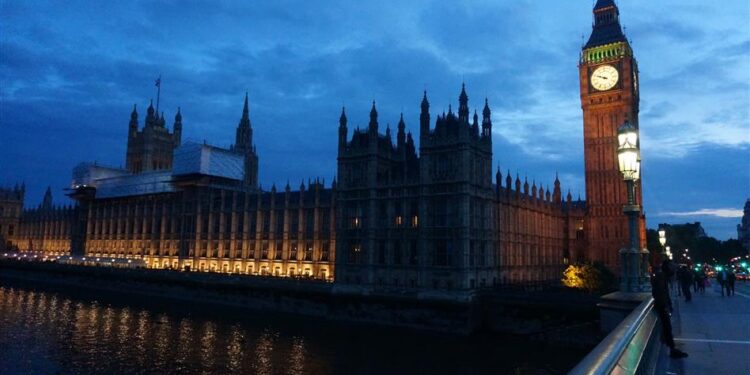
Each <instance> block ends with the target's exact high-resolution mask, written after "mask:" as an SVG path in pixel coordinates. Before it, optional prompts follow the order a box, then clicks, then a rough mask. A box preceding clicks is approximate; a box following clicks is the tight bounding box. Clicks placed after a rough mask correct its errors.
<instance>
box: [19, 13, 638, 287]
mask: <svg viewBox="0 0 750 375" xmlns="http://www.w3.org/2000/svg"><path fill="white" fill-rule="evenodd" d="M618 16H619V13H618V9H617V7H616V5H615V4H614V2H612V1H607V0H599V1H597V3H596V5H595V8H594V18H595V23H594V28H593V32H592V35H591V38H590V39H589V42H588V43H587V44H586V46H585V47H584V49H583V51H582V55H581V60H580V64H579V73H580V82H581V85H580V89H581V105H582V109H583V118H584V120H583V129H584V150H585V155H584V156H585V168H586V193H587V201H586V202H583V201H581V200H580V199H578V200H577V201H573V199H572V197H571V195H570V192H568V193H567V195H566V196H565V197H563V193H562V188H561V186H560V181H559V180H558V179H557V178H555V180H554V182H553V183H552V186H551V187H550V186H549V185H543V184H538V185H537V182H536V181H532V183H531V184H529V181H527V180H526V179H525V178H524V180H523V181H522V180H521V179H520V178H519V176H518V175H516V176H515V178H513V177H512V176H511V175H510V173H509V172H508V173H506V174H505V175H504V176H503V175H502V174H501V172H500V170H498V171H497V172H496V173H495V175H494V179H493V173H492V160H493V155H492V137H491V135H492V127H493V123H492V120H491V110H490V107H489V103H488V102H487V100H485V103H484V107H483V110H482V111H481V116H482V118H481V122H480V119H479V115H478V114H477V112H476V111H474V113H473V116H472V115H470V111H469V104H468V95H467V93H466V90H465V88H463V87H462V89H461V92H460V94H459V103H458V104H459V105H458V111H457V112H456V113H454V112H453V110H452V109H451V108H450V107H449V110H448V113H442V114H439V115H437V116H436V117H435V119H434V122H433V121H432V115H431V114H430V111H429V108H430V104H429V101H428V98H427V93H425V94H424V96H423V98H422V104H421V113H420V117H419V150H417V146H416V145H415V140H414V138H413V136H412V134H411V133H410V132H408V131H407V130H406V123H405V120H404V118H403V116H401V118H400V120H399V121H398V125H397V129H396V135H395V138H396V140H395V143H394V141H393V137H392V134H391V129H390V128H389V127H386V129H385V132H384V133H381V132H380V125H379V120H378V112H377V109H376V106H375V103H373V106H372V108H371V111H370V119H369V124H368V126H367V128H366V129H362V130H359V129H356V130H354V131H353V132H351V137H350V131H349V127H348V126H349V125H348V118H347V115H346V113H345V111H343V110H342V113H341V116H340V120H339V126H338V129H339V135H338V163H337V174H336V175H337V178H338V181H333V183H332V184H331V185H330V187H325V186H324V185H323V183H322V182H321V181H319V180H315V181H314V182H313V181H310V182H309V183H308V185H307V186H305V185H304V184H303V185H302V186H300V187H299V189H295V190H292V188H291V187H290V186H288V185H287V186H286V187H285V188H284V189H283V191H277V189H276V187H275V186H274V187H273V188H271V190H270V191H264V190H263V189H261V188H260V186H259V184H258V165H259V163H258V155H257V153H256V150H255V147H254V145H253V139H252V126H251V123H250V117H249V106H248V100H247V96H246V97H245V105H244V108H243V114H242V118H241V120H240V123H239V125H238V127H237V130H236V137H235V143H234V145H232V146H231V147H230V148H228V149H222V148H218V147H213V146H209V145H205V144H203V145H200V144H194V143H186V144H181V142H180V133H181V131H182V115H181V113H180V112H179V111H178V113H177V116H176V117H175V125H174V132H173V133H172V135H171V137H172V138H171V139H172V140H171V141H170V142H171V143H169V142H167V141H166V140H164V142H162V146H163V147H161V146H160V147H161V149H163V150H168V149H170V147H171V148H172V151H171V154H170V155H169V157H167V156H165V155H166V154H164V155H162V151H159V153H158V155H161V156H154V155H157V154H152V156H148V152H150V151H148V150H147V148H139V147H135V148H132V147H130V146H129V147H128V156H127V160H128V162H127V163H126V164H127V169H126V170H119V169H113V168H106V167H102V166H97V165H91V164H82V165H80V166H78V167H77V168H76V170H75V171H74V183H73V186H72V189H71V193H70V196H71V197H73V198H75V199H76V200H77V201H78V202H79V203H78V205H77V206H76V208H75V209H71V210H70V211H66V212H68V213H67V214H66V215H69V216H66V217H68V218H69V220H71V222H72V223H71V224H70V225H69V226H68V227H67V228H69V232H68V233H64V234H63V235H67V236H68V239H69V240H70V244H71V245H70V249H71V251H72V253H73V254H74V255H79V256H93V257H125V258H128V257H131V258H139V259H142V260H143V261H144V262H145V263H146V264H147V265H148V266H150V267H155V268H176V269H183V270H184V269H190V270H200V271H216V272H228V273H240V274H256V275H257V274H264V275H276V276H305V275H306V276H310V277H315V278H322V279H326V280H333V279H334V278H335V280H336V281H337V283H340V284H342V285H344V286H352V287H356V288H359V289H363V288H372V289H394V290H401V289H409V288H417V289H422V290H424V289H439V290H471V289H475V288H481V287H485V286H491V285H497V284H508V283H529V282H549V281H557V280H559V278H560V275H561V271H562V268H563V267H564V266H565V264H566V263H567V262H569V261H578V260H593V261H603V262H605V263H606V264H607V265H608V266H610V267H612V268H613V269H617V268H616V266H617V251H618V250H619V249H620V248H621V247H622V246H624V245H625V244H627V240H628V234H627V221H626V217H625V216H624V215H623V214H622V207H623V204H624V202H625V201H626V194H625V184H624V183H623V181H622V178H621V176H620V173H619V170H618V166H617V164H616V163H617V162H616V147H617V141H616V130H617V127H618V126H619V125H620V124H622V122H623V121H624V120H625V119H629V120H630V121H631V123H633V124H635V125H636V126H637V125H638V86H637V79H638V70H637V64H636V61H635V58H634V57H633V52H632V50H631V48H630V45H629V43H628V41H627V40H626V39H625V37H624V35H623V33H622V31H621V28H620V24H619V20H618ZM433 124H434V126H433ZM150 128H154V129H157V128H158V129H162V130H163V131H165V132H166V129H163V128H164V126H163V115H162V116H161V117H156V115H155V114H154V113H153V110H152V109H151V108H150V109H149V113H148V114H147V119H146V127H145V128H144V130H143V132H142V133H143V134H146V129H150ZM133 129H135V134H140V133H138V117H137V113H135V111H134V112H133V114H131V122H130V132H129V143H130V142H131V138H132V139H136V138H138V136H137V135H136V136H135V138H133V134H134V130H133ZM158 129H157V130H154V132H156V133H159V132H162V130H158ZM178 130H179V131H178ZM156 133H154V134H156ZM167 133H168V132H167ZM167 133H165V134H167ZM159 134H161V133H159ZM143 136H144V137H145V135H143ZM165 137H166V136H165ZM157 138H158V137H157ZM162 140H163V139H162ZM160 142H161V141H160ZM164 152H166V151H164ZM147 160H150V162H146V161H147ZM155 160H156V161H158V162H157V163H156V164H154V163H153V162H154V161H155ZM637 199H638V201H640V200H641V190H640V186H638V190H637ZM24 215H25V214H24ZM22 222H23V223H26V221H23V220H22ZM29 223H30V222H29ZM22 225H23V224H22ZM644 230H645V220H644V219H643V217H642V218H641V231H642V232H643V231H644ZM21 233H22V234H21V235H17V236H15V237H14V238H11V241H12V243H13V245H14V246H17V247H19V248H20V249H28V248H29V247H30V245H29V244H30V243H31V244H33V241H29V238H30V236H31V234H30V233H31V232H29V231H25V230H22V231H21ZM44 233H46V232H44ZM641 237H642V241H644V239H645V236H644V235H643V234H642V235H641Z"/></svg>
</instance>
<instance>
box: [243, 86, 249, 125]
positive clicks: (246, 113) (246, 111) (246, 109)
mask: <svg viewBox="0 0 750 375" xmlns="http://www.w3.org/2000/svg"><path fill="white" fill-rule="evenodd" d="M242 119H243V120H245V119H247V120H248V123H249V122H250V105H249V104H248V100H247V91H245V106H244V107H243V108H242Z"/></svg>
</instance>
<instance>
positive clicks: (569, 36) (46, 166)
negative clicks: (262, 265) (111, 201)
mask: <svg viewBox="0 0 750 375" xmlns="http://www.w3.org/2000/svg"><path fill="white" fill-rule="evenodd" d="M675 5H676V2H675V1H669V2H664V3H659V4H654V3H653V2H647V1H640V2H627V3H622V4H620V7H621V13H622V16H623V20H624V22H625V23H626V24H627V25H628V34H629V36H630V37H631V38H632V39H633V40H634V46H635V49H636V55H637V56H638V58H639V62H640V68H641V82H642V88H641V95H642V98H643V99H642V108H643V111H642V114H641V127H642V131H643V133H644V134H643V136H644V145H652V146H649V148H647V149H644V158H646V157H647V158H648V159H644V174H645V177H644V180H645V181H646V184H647V185H646V186H645V188H644V196H645V199H646V207H647V209H648V210H653V211H665V212H666V211H681V210H682V206H683V205H685V203H684V202H683V199H682V197H685V199H687V200H689V201H690V202H691V203H690V204H691V205H693V206H694V207H693V206H691V207H692V208H696V209H698V208H704V207H713V206H714V205H712V204H711V203H712V202H713V203H716V204H717V205H719V203H721V205H723V206H727V207H734V206H738V205H741V204H742V202H743V200H744V198H745V196H746V195H747V194H748V191H750V189H749V188H748V187H747V184H745V185H744V186H743V183H742V182H743V181H741V180H737V178H742V177H743V176H746V175H744V174H742V173H739V175H740V177H736V176H737V175H738V174H737V173H734V172H731V171H736V170H742V171H745V172H746V171H747V170H748V167H747V162H746V161H744V162H743V158H742V157H741V155H740V154H739V153H740V152H742V151H745V152H746V151H747V145H748V144H749V143H750V139H746V140H744V141H742V140H740V141H736V139H737V138H738V137H736V136H735V134H737V133H738V132H741V130H742V129H748V130H750V125H748V120H747V118H748V117H750V116H748V112H747V107H746V104H747V102H748V94H747V91H748V90H747V87H748V81H750V77H748V74H750V73H748V72H750V69H745V70H744V73H742V72H743V70H742V68H743V67H750V63H748V60H749V57H748V55H749V53H748V52H747V51H748V45H749V44H750V41H748V39H747V36H741V35H740V36H737V33H736V32H735V33H734V34H732V33H730V32H729V31H727V30H731V29H734V30H736V29H738V28H737V27H731V26H732V23H733V22H734V23H736V22H737V20H740V21H744V24H745V25H747V23H748V20H747V17H746V16H745V17H744V18H742V17H740V16H737V15H738V14H744V15H747V14H748V12H747V10H748V8H747V6H746V5H741V4H735V3H731V4H725V7H723V8H715V7H712V6H710V5H706V4H702V3H698V4H692V5H691V4H684V2H679V4H677V5H679V7H675ZM725 8H726V9H725ZM668 10H669V11H668ZM743 12H744V13H743ZM0 14H2V15H3V22H2V23H0V129H1V130H2V137H0V149H2V150H3V151H2V152H0V165H2V168H1V169H0V184H2V185H12V184H14V183H15V182H17V181H22V180H25V181H26V183H27V185H28V186H29V202H28V203H29V204H32V205H33V204H36V203H38V201H39V200H40V199H41V196H42V194H43V191H44V189H45V188H46V186H47V185H48V184H51V185H52V186H53V187H57V189H56V190H55V191H56V192H57V193H60V194H56V196H57V197H61V193H62V188H64V187H65V186H67V184H68V182H69V179H70V170H71V168H72V167H73V166H74V165H75V164H77V163H78V162H80V161H92V160H96V161H98V162H101V163H103V164H108V165H115V166H117V165H121V164H122V163H123V162H124V154H125V140H126V132H127V123H128V120H129V114H130V111H131V109H132V105H133V104H136V105H137V107H138V111H139V113H140V114H141V122H142V121H143V120H142V118H143V114H144V113H145V108H146V106H148V102H149V99H151V98H154V99H155V96H156V90H155V87H154V79H155V78H156V77H157V76H158V75H159V74H161V75H162V93H161V102H160V107H161V109H162V110H163V111H164V112H165V115H166V116H167V119H168V125H170V126H171V118H172V116H174V113H175V112H176V109H177V107H181V108H182V114H183V118H184V137H185V138H188V139H193V140H197V141H203V140H206V141H208V142H209V143H211V144H216V145H220V146H227V145H229V144H230V143H231V142H232V141H233V137H234V129H235V127H236V125H237V121H238V120H239V117H240V115H241V108H242V107H241V106H242V98H243V95H244V93H245V91H248V92H249V95H250V105H251V120H252V123H253V127H254V130H255V132H254V135H255V142H256V144H257V148H258V151H259V153H260V163H261V165H260V178H261V181H262V182H263V185H264V186H270V185H271V184H272V183H274V182H275V183H276V184H277V186H280V185H283V184H285V183H286V181H287V180H289V181H290V182H291V183H292V185H293V186H297V184H299V181H300V180H301V179H307V178H308V177H315V176H321V177H325V178H326V180H327V181H330V180H331V179H332V177H333V175H334V173H335V168H336V126H337V123H338V116H339V114H340V111H341V107H342V106H346V108H347V114H348V116H349V121H350V124H351V125H352V127H356V126H357V125H360V126H366V123H367V121H368V113H369V110H370V105H371V101H373V100H375V101H376V102H377V107H378V111H379V113H380V118H379V119H380V124H381V127H382V128H385V126H386V124H390V125H391V127H393V126H394V125H395V124H396V123H397V121H398V117H399V114H400V113H401V112H403V113H404V118H405V120H406V124H407V130H411V131H412V132H413V133H415V134H416V133H417V132H418V127H417V124H418V116H419V102H420V100H421V97H422V91H423V90H424V89H427V90H428V96H429V99H430V102H431V110H432V114H433V118H434V117H435V115H436V114H437V113H440V112H442V111H444V110H447V109H448V106H449V105H453V107H454V108H455V106H456V105H457V103H456V102H457V97H458V94H459V90H460V85H461V82H465V83H466V85H467V90H468V93H469V97H470V103H469V104H470V107H471V108H472V109H473V108H476V109H478V110H480V111H481V107H482V106H483V103H484V98H485V97H486V98H488V99H489V102H490V105H491V107H492V111H493V121H494V130H495V132H494V134H495V137H494V138H493V150H494V159H495V163H496V165H499V166H500V167H501V169H502V173H503V175H505V174H506V173H507V170H508V169H510V171H511V173H512V174H513V176H515V175H516V172H518V173H519V175H520V176H521V177H522V178H523V177H524V176H528V178H529V181H530V182H531V181H532V180H536V181H537V182H538V183H541V184H544V185H547V184H549V185H550V186H551V184H552V181H553V180H554V176H555V174H556V173H558V174H559V175H560V179H561V181H562V183H563V189H564V190H567V188H571V189H572V192H573V195H574V196H577V192H583V191H584V186H583V160H582V154H583V146H582V139H581V138H582V129H581V122H582V120H581V112H580V102H579V93H578V69H577V66H576V65H577V61H578V53H579V52H580V45H581V39H580V34H581V33H586V34H588V32H589V31H590V21H591V13H590V4H587V3H586V2H582V3H581V4H569V3H567V2H565V3H563V2H557V1H537V0H534V1H531V0H524V1H514V2H501V3H499V4H496V3H489V2H487V3H485V2H476V1H472V2H441V1H413V2H411V1H410V2H408V3H405V2H397V1H385V2H368V3H363V2H349V1H343V0H342V1H332V2H326V3H323V4H319V3H315V4H314V3H306V2H297V1H274V2H249V3H232V2H215V3H204V2H181V1H180V2H178V1H164V2H156V3H149V2H122V3H112V2H77V1H73V2H66V3H65V4H60V3H54V2H0ZM737 72H740V73H737ZM702 90H703V91H702ZM706 90H708V91H706ZM743 106H745V107H744V109H743ZM705 124H711V126H712V128H711V129H714V128H715V129H717V130H715V131H712V130H711V129H707V128H706V127H705V126H704V125H705ZM743 127H744V128H743ZM680 132H683V133H684V134H682V133H680ZM685 145H688V146H685ZM644 147H645V146H644ZM680 147H682V148H680ZM678 149H679V150H683V151H682V152H677V151H675V150H678ZM685 150H689V151H690V152H689V153H686V152H685ZM706 152H709V153H711V155H710V156H709V157H708V159H710V164H709V163H708V161H706V160H704V159H700V161H698V162H696V161H695V160H694V159H693V155H695V154H700V155H703V154H705V153H706ZM723 158H727V159H723ZM743 163H744V164H743ZM716 165H722V166H726V170H722V168H723V167H720V168H716V167H715V166H716ZM691 168H692V169H691ZM687 170H692V171H693V172H692V173H693V174H699V173H703V174H706V176H704V177H703V178H702V179H701V181H698V182H696V183H693V180H692V178H693V176H692V175H690V173H688V172H686V171H687ZM732 173H734V174H732ZM727 176H730V177H727ZM706 181H712V182H714V184H708V183H706ZM747 181H748V180H747V177H745V180H744V182H747ZM675 186H684V191H680V192H679V194H678V192H675V191H673V190H671V189H673V188H674V187H675ZM667 191H669V192H671V193H672V194H666V192H667ZM717 192H718V193H717ZM717 228H718V227H717ZM724 228H727V227H726V226H725V227H724ZM727 232H728V231H727V230H726V229H725V230H723V231H722V233H724V234H722V235H726V233H727ZM718 234H719V233H717V235H718Z"/></svg>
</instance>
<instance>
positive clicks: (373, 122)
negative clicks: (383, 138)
mask: <svg viewBox="0 0 750 375" xmlns="http://www.w3.org/2000/svg"><path fill="white" fill-rule="evenodd" d="M369 130H370V133H372V134H378V110H377V109H375V101H374V100H373V101H372V109H371V110H370V125H369Z"/></svg>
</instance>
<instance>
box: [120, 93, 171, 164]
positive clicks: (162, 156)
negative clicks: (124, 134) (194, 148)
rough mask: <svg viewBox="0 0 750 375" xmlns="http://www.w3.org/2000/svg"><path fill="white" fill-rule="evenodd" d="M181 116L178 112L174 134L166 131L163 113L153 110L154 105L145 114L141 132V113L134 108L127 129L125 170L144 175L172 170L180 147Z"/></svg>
mask: <svg viewBox="0 0 750 375" xmlns="http://www.w3.org/2000/svg"><path fill="white" fill-rule="evenodd" d="M181 137H182V114H181V113H180V111H179V110H178V111H177V115H176V116H175V122H174V127H173V132H172V133H170V132H169V129H167V127H166V122H165V120H164V113H162V114H161V115H159V114H158V113H156V111H155V110H154V106H153V102H152V103H151V104H150V105H149V106H148V110H147V111H146V123H145V125H144V127H143V129H142V130H139V129H138V112H137V111H136V108H135V105H134V106H133V112H131V114H130V124H129V126H128V151H127V155H126V156H125V167H126V168H127V170H128V171H130V172H131V173H142V172H148V171H158V170H163V169H171V168H172V153H173V151H174V149H175V148H177V147H178V146H179V145H180V138H181Z"/></svg>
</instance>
